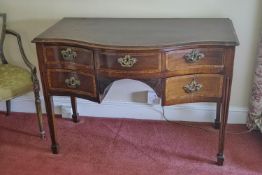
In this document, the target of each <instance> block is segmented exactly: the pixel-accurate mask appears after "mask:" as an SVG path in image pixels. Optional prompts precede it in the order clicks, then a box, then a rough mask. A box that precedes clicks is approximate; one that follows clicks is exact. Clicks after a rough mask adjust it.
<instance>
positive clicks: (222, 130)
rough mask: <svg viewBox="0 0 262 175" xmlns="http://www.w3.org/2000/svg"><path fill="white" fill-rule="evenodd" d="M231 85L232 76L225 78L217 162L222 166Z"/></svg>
mask: <svg viewBox="0 0 262 175" xmlns="http://www.w3.org/2000/svg"><path fill="white" fill-rule="evenodd" d="M230 87H231V78H230V77H226V78H225V84H224V90H223V100H222V110H221V113H222V115H221V125H220V129H219V144H218V153H217V164H218V165H220V166H222V165H223V163H224V145H225V130H226V124H227V119H228V109H229V100H230Z"/></svg>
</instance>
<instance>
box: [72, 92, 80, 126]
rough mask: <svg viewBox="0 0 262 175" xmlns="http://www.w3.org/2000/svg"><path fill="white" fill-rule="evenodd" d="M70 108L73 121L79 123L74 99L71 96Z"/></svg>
mask: <svg viewBox="0 0 262 175" xmlns="http://www.w3.org/2000/svg"><path fill="white" fill-rule="evenodd" d="M71 106H72V111H73V115H72V118H73V121H74V122H75V123H77V122H79V119H78V116H79V114H78V112H77V103H76V97H73V96H71Z"/></svg>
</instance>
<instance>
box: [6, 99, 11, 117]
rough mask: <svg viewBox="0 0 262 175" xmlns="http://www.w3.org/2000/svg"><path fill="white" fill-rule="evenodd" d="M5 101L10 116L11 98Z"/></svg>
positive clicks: (7, 113)
mask: <svg viewBox="0 0 262 175" xmlns="http://www.w3.org/2000/svg"><path fill="white" fill-rule="evenodd" d="M5 103H6V116H8V115H9V114H10V112H11V100H7V101H6V102H5Z"/></svg>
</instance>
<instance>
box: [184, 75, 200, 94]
mask: <svg viewBox="0 0 262 175" xmlns="http://www.w3.org/2000/svg"><path fill="white" fill-rule="evenodd" d="M202 87H203V85H202V84H200V83H198V82H197V81H196V80H195V78H194V79H193V80H192V81H191V82H190V83H189V84H187V85H185V86H184V87H183V89H184V90H185V92H186V93H194V92H198V91H200V89H201V88H202Z"/></svg>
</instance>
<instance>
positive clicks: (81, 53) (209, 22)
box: [33, 18, 238, 165]
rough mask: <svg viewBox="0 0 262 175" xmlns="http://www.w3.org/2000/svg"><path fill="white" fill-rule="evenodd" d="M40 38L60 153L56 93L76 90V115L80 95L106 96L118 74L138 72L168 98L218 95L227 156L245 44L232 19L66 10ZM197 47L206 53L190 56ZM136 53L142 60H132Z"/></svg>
mask: <svg viewBox="0 0 262 175" xmlns="http://www.w3.org/2000/svg"><path fill="white" fill-rule="evenodd" d="M33 42H36V46H37V54H38V61H39V69H40V73H41V77H42V85H43V90H44V96H45V101H46V109H47V116H48V124H49V128H50V135H51V141H52V151H53V153H57V152H58V148H57V145H58V144H57V142H56V135H55V128H54V121H53V120H54V111H53V104H52V96H53V95H59V96H71V104H72V109H73V120H74V121H77V104H76V97H79V98H84V99H88V100H91V101H94V102H99V103H100V102H101V101H102V100H103V98H104V97H105V95H106V93H107V92H108V90H109V88H110V87H111V85H112V83H113V82H114V81H116V80H119V79H134V80H139V81H141V82H144V83H146V84H148V85H149V86H150V87H152V89H154V90H155V92H156V93H157V95H158V96H159V97H160V98H161V99H162V105H174V104H180V103H191V102H216V103H217V116H216V119H217V120H216V122H220V125H221V126H220V128H219V141H218V142H219V144H218V154H217V162H218V164H219V165H222V164H223V161H224V140H225V128H226V123H227V118H228V108H229V99H230V89H231V82H232V76H233V75H232V74H233V64H234V52H235V46H236V45H238V39H237V37H236V34H235V31H234V28H233V25H232V23H231V21H230V20H229V19H211V18H210V19H112V18H111V19H105V18H64V19H62V20H61V21H59V22H58V23H57V24H55V25H54V26H52V27H50V28H49V29H48V30H47V31H45V32H44V33H42V34H40V35H39V36H38V37H36V38H35V39H34V40H33ZM64 49H70V53H71V52H75V53H74V54H73V55H74V59H73V60H65V59H64V58H63V57H62V55H61V50H64ZM193 51H194V52H193ZM189 53H194V54H195V53H197V54H196V55H197V56H196V57H195V56H194V60H195V58H199V57H201V59H199V60H197V61H196V62H188V61H185V58H186V57H188V54H189ZM199 53H200V54H199ZM194 54H193V55H194ZM120 58H127V59H126V60H128V61H127V64H126V62H125V64H120V62H119V60H121V59H120ZM190 58H191V57H190ZM130 60H131V63H132V60H135V63H134V64H131V66H130ZM122 63H123V62H122ZM126 65H129V66H126ZM70 77H71V79H70V81H69V80H67V79H69V78H70ZM72 77H73V78H72ZM68 82H70V83H69V84H68ZM79 82H80V83H79ZM199 84H201V85H199ZM185 87H186V88H185ZM119 93H121V92H119ZM220 111H221V114H220ZM218 120H219V121H218Z"/></svg>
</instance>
